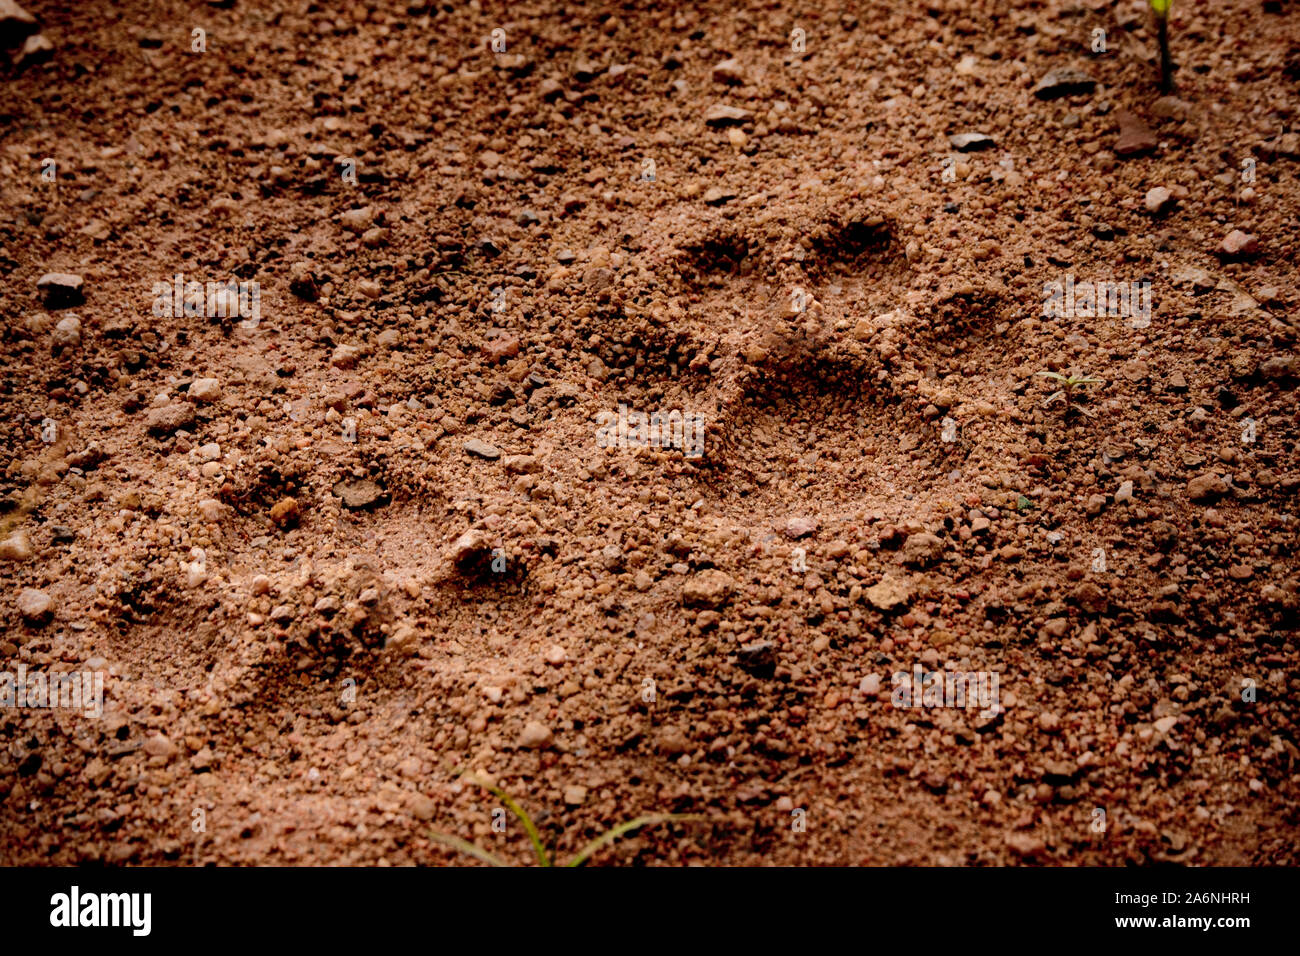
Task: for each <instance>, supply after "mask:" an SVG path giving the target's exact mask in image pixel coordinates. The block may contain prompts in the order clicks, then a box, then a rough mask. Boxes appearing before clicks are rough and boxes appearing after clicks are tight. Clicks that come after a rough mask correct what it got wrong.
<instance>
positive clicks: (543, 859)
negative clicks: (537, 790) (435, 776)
mask: <svg viewBox="0 0 1300 956" xmlns="http://www.w3.org/2000/svg"><path fill="white" fill-rule="evenodd" d="M465 779H467V780H469V781H470V782H471V783H476V784H478V785H479V786H480V787H482V788H483V789H484V790H486V791H488V792H489V793H491V794H492V795H493V796H494V797H496V798H497V799H498V800H500V801H501V802H502V803H504V804H505V805H506V809H507V810H509V811H510V812H511V813H513V814H514V815H515V816H516V817H518V818H519V822H521V823H522V824H523V825H524V829H525V830H527V831H528V839H530V840H532V841H533V852H534V853H536V854H537V862H538V864H539V865H540V866H550V865H551V858H550V857H549V856H547V854H546V846H545V845H544V844H543V843H542V837H541V834H539V833H538V832H537V827H536V826H534V825H533V820H532V817H530V816H529V815H528V814H527V813H525V812H524V810H523V808H522V807H520V806H519V804H517V803H515V802H514V801H513V800H511V799H510V797H509V796H508V795H507V794H506V792H505V791H504V790H502V789H501V788H500V787H494V786H492V784H490V783H488V782H487V781H486V780H480V779H479V778H478V777H476V776H474V775H473V774H465Z"/></svg>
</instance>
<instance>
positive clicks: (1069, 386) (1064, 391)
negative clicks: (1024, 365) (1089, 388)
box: [1034, 372, 1101, 418]
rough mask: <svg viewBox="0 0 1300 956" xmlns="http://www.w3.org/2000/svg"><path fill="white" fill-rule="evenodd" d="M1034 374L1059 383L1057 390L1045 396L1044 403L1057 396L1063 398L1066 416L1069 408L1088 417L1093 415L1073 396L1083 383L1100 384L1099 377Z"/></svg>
mask: <svg viewBox="0 0 1300 956" xmlns="http://www.w3.org/2000/svg"><path fill="white" fill-rule="evenodd" d="M1034 374H1035V375H1041V376H1043V377H1044V378H1050V379H1053V380H1054V381H1057V382H1060V383H1061V388H1060V389H1059V390H1057V391H1055V392H1053V393H1052V394H1051V395H1048V396H1047V399H1046V400H1045V401H1044V402H1043V404H1044V405H1050V404H1052V402H1054V401H1056V400H1057V399H1058V398H1063V399H1065V417H1066V418H1068V417H1069V415H1070V412H1071V410H1074V411H1079V412H1082V413H1083V414H1085V415H1087V416H1088V417H1089V418H1092V417H1093V415H1092V412H1090V411H1088V409H1086V408H1084V407H1083V406H1082V405H1081V404H1079V402H1078V401H1077V399H1076V398H1075V396H1076V395H1077V394H1079V393H1080V390H1082V388H1083V387H1084V386H1085V385H1100V384H1101V379H1099V378H1092V377H1091V376H1089V375H1062V374H1061V373H1060V372H1035V373H1034Z"/></svg>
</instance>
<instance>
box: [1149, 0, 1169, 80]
mask: <svg viewBox="0 0 1300 956" xmlns="http://www.w3.org/2000/svg"><path fill="white" fill-rule="evenodd" d="M1150 3H1151V9H1152V10H1154V11H1155V14H1156V38H1157V39H1158V40H1159V41H1160V92H1161V93H1162V94H1164V95H1166V96H1168V95H1169V94H1170V93H1172V92H1173V91H1174V65H1173V63H1172V62H1170V59H1169V8H1170V7H1172V6H1173V3H1174V0H1150Z"/></svg>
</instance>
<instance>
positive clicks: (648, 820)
mask: <svg viewBox="0 0 1300 956" xmlns="http://www.w3.org/2000/svg"><path fill="white" fill-rule="evenodd" d="M465 779H466V780H468V781H470V782H471V783H475V784H478V785H479V786H480V787H482V788H483V789H484V790H487V791H488V792H489V793H491V794H492V795H493V796H494V797H496V798H497V799H498V800H500V801H501V802H502V803H504V804H505V805H506V809H508V810H509V811H510V812H511V813H513V814H514V815H515V816H516V817H518V818H519V822H521V823H522V824H523V825H524V830H525V831H526V832H527V834H528V839H529V840H531V841H532V844H533V852H534V853H536V854H537V862H538V864H539V865H540V866H551V865H553V864H552V863H551V855H550V854H549V853H548V852H547V851H546V846H545V844H543V843H542V837H541V834H539V833H538V832H537V826H536V825H535V824H534V823H533V819H532V817H530V816H529V815H528V814H527V813H526V812H525V811H524V809H523V808H522V807H520V806H519V804H517V803H515V801H514V800H512V799H510V797H509V796H508V795H507V794H506V792H505V791H504V790H501V789H500V788H499V787H494V786H492V785H491V784H490V783H487V782H486V781H483V780H480V779H478V778H477V777H474V776H472V775H469V774H466V775H465ZM698 819H700V817H698V816H693V815H691V814H685V813H650V814H647V815H645V816H640V817H637V818H636V819H634V820H628V821H627V822H626V823H620V824H618V826H614V827H610V828H609V829H608V830H606V831H605V832H604V833H602V834H601V835H600V836H598V837H596V839H594V840H592V841H591V842H590V843H588V844H587V845H586V846H584V847H583V848H582V849H581V850H580V851H579V852H578V855H577V856H575V857H574V858H573V859H572V860H570V861H569V862H568V863H566V864H565V865H566V866H582V864H584V863H586V862H587V860H588V859H590V858H591V855H592V854H593V853H595V852H596V851H597V850H599V849H601V848H602V847H606V846H608V845H609V844H611V843H613V842H614V841H615V840H617V839H618V838H619V837H621V836H623V834H625V833H630V832H631V831H633V830H636V829H638V828H640V827H645V826H650V825H652V824H655V823H670V822H681V821H687V820H698ZM429 836H430V837H431V838H432V839H433V840H435V841H437V842H438V843H443V844H446V845H447V846H450V847H453V848H455V849H457V850H460V851H461V852H462V853H468V854H469V855H470V856H472V857H474V858H475V859H478V860H482V861H483V862H484V863H487V864H490V865H491V866H510V864H509V863H507V862H506V861H505V860H503V859H501V858H500V857H499V856H497V855H496V854H494V853H489V852H488V851H487V850H485V849H483V848H482V847H480V846H477V845H475V844H473V843H470V842H469V841H468V840H462V839H461V838H460V837H458V836H452V835H451V834H450V833H439V832H438V831H436V830H435V831H433V832H432V833H430V834H429Z"/></svg>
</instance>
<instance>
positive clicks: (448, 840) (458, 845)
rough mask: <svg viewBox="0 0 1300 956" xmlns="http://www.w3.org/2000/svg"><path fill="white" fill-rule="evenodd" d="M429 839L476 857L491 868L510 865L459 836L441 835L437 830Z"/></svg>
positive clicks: (431, 833) (430, 834) (432, 832)
mask: <svg viewBox="0 0 1300 956" xmlns="http://www.w3.org/2000/svg"><path fill="white" fill-rule="evenodd" d="M429 838H430V839H431V840H435V841H437V842H438V843H444V844H446V845H447V846H449V847H452V848H453V849H456V850H460V852H461V853H468V854H469V855H470V856H472V857H474V858H475V859H479V860H482V861H483V862H484V863H487V864H489V865H491V866H508V865H509V864H507V863H506V862H505V861H503V860H502V859H501V857H499V856H494V855H493V854H491V853H489V852H488V851H487V850H484V849H483V848H482V847H478V846H475V845H474V844H473V843H470V842H469V841H468V840H462V839H461V838H460V837H458V836H452V835H451V834H450V833H439V832H438V831H437V830H433V831H431V832H430V833H429Z"/></svg>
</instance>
